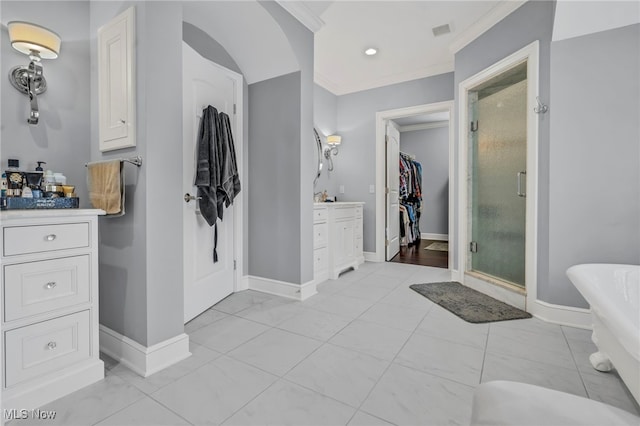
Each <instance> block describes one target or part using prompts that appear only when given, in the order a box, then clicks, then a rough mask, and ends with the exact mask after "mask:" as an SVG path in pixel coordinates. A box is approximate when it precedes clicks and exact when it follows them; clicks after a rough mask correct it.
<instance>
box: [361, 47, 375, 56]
mask: <svg viewBox="0 0 640 426" xmlns="http://www.w3.org/2000/svg"><path fill="white" fill-rule="evenodd" d="M376 53H378V49H375V48H373V47H370V48H368V49H367V50H365V51H364V54H365V55H367V56H373V55H375V54H376Z"/></svg>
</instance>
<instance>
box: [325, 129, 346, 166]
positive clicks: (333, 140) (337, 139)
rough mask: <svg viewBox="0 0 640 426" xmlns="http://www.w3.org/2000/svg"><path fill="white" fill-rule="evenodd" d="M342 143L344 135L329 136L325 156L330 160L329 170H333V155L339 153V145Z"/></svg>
mask: <svg viewBox="0 0 640 426" xmlns="http://www.w3.org/2000/svg"><path fill="white" fill-rule="evenodd" d="M341 143H342V136H338V135H329V136H327V145H329V146H327V147H326V148H325V149H324V158H326V159H327V160H329V167H328V169H329V171H330V172H331V171H333V159H332V158H331V155H332V154H333V155H338V145H340V144H341Z"/></svg>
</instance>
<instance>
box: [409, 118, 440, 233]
mask: <svg viewBox="0 0 640 426" xmlns="http://www.w3.org/2000/svg"><path fill="white" fill-rule="evenodd" d="M400 151H402V152H405V153H407V154H412V155H415V157H416V161H417V162H419V163H420V165H421V166H422V214H421V216H420V232H421V233H423V234H424V233H429V234H445V235H447V234H449V216H448V215H449V127H438V128H435V129H426V130H415V131H410V132H401V133H400Z"/></svg>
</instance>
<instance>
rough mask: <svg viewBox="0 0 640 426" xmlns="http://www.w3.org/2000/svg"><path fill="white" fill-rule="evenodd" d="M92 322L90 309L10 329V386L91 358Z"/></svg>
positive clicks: (7, 346)
mask: <svg viewBox="0 0 640 426" xmlns="http://www.w3.org/2000/svg"><path fill="white" fill-rule="evenodd" d="M89 323H90V316H89V311H88V310H87V311H83V312H78V313H75V314H71V315H65V316H63V317H59V318H55V319H52V320H49V321H44V322H40V323H36V324H33V325H29V326H26V327H22V328H17V329H15V330H11V331H7V332H6V333H5V354H6V358H5V363H6V369H5V372H6V375H5V380H6V382H5V383H6V387H10V386H13V385H16V384H18V383H21V382H24V381H27V380H30V379H36V378H40V377H42V376H44V375H46V374H48V373H53V372H57V371H58V370H60V369H62V368H65V367H67V366H70V365H73V364H75V363H77V362H80V361H83V360H85V359H88V358H89V357H90V348H89V345H90V341H89V330H90V327H89V325H90V324H89Z"/></svg>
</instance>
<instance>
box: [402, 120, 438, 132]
mask: <svg viewBox="0 0 640 426" xmlns="http://www.w3.org/2000/svg"><path fill="white" fill-rule="evenodd" d="M448 126H449V121H448V120H445V121H433V122H431V123H420V124H407V125H406V126H400V129H399V130H400V131H401V132H415V131H417V130H429V129H437V128H439V127H448Z"/></svg>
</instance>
